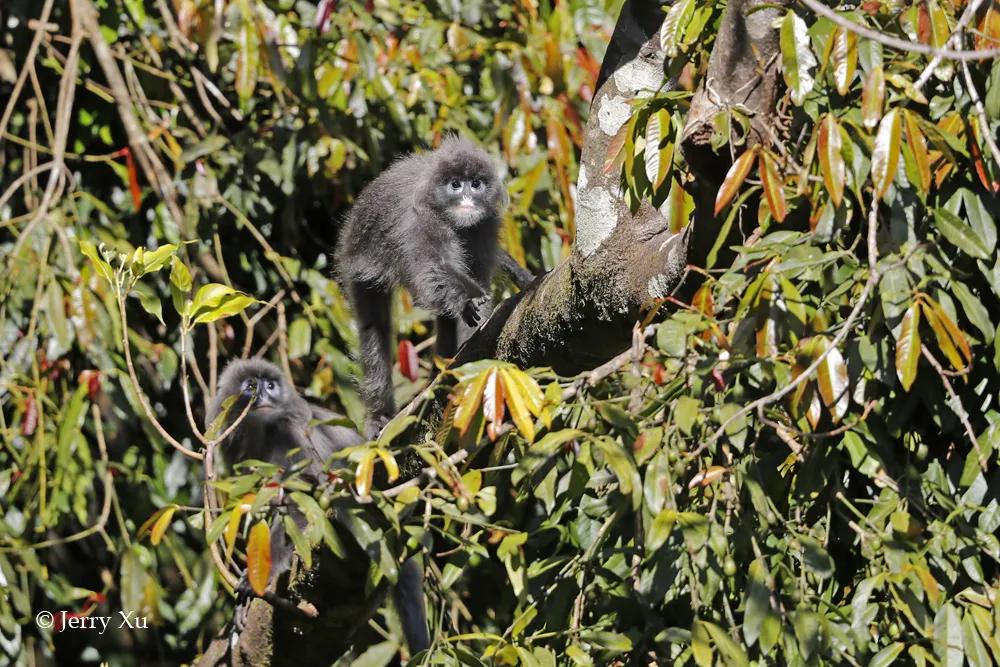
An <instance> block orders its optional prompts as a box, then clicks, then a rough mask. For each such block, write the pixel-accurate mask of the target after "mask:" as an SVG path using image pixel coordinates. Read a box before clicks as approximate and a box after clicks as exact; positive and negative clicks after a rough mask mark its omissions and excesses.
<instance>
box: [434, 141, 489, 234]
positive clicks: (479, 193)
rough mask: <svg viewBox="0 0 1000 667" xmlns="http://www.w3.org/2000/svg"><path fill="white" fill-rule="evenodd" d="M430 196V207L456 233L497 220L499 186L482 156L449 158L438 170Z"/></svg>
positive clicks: (463, 155) (461, 154) (462, 155)
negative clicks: (456, 231) (455, 230)
mask: <svg viewBox="0 0 1000 667" xmlns="http://www.w3.org/2000/svg"><path fill="white" fill-rule="evenodd" d="M430 195H431V199H432V203H433V207H434V208H436V209H437V210H439V211H440V212H442V213H443V214H444V215H445V216H446V218H447V219H448V220H449V221H450V222H451V223H452V224H453V225H454V226H455V227H456V228H458V229H462V228H467V227H473V226H475V225H477V224H479V223H481V222H484V221H486V220H487V219H489V220H498V219H499V217H500V209H501V208H502V204H501V201H502V199H503V192H502V186H501V183H500V179H498V178H497V176H496V173H495V172H494V169H493V166H492V164H490V162H489V161H488V159H487V158H486V157H485V156H480V155H478V154H466V153H459V154H457V155H455V156H452V157H451V159H449V160H447V161H445V162H444V163H443V164H442V165H441V166H440V168H439V169H438V170H437V173H436V174H435V178H434V186H433V189H432V191H431V193H430Z"/></svg>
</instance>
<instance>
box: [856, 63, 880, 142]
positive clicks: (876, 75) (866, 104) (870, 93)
mask: <svg viewBox="0 0 1000 667" xmlns="http://www.w3.org/2000/svg"><path fill="white" fill-rule="evenodd" d="M884 103H885V73H884V72H883V71H882V67H881V66H878V67H873V68H872V71H871V72H869V73H868V77H867V78H866V79H865V86H864V88H863V89H862V91H861V120H862V122H863V123H864V126H865V127H867V128H868V129H869V130H871V129H874V128H875V127H877V126H878V123H879V121H880V120H881V119H882V105H883V104H884Z"/></svg>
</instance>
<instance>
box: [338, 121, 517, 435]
mask: <svg viewBox="0 0 1000 667" xmlns="http://www.w3.org/2000/svg"><path fill="white" fill-rule="evenodd" d="M506 206H507V191H506V189H505V188H504V185H503V182H502V180H501V178H500V175H499V173H498V169H497V165H496V163H495V162H494V161H493V160H492V158H490V156H489V155H488V154H487V153H486V152H485V151H483V150H482V149H481V148H478V147H477V146H475V145H474V144H472V143H471V142H469V141H467V140H465V139H460V138H458V137H448V138H446V139H445V140H444V141H443V142H442V143H441V146H440V147H439V148H438V149H437V150H434V151H431V152H428V153H417V154H414V155H410V156H408V157H405V158H402V159H400V160H397V161H396V162H395V163H393V165H392V166H391V167H389V169H387V170H386V171H384V172H383V173H382V174H381V175H380V176H379V177H378V178H376V179H375V180H374V181H372V182H371V183H369V184H368V186H367V187H365V189H364V190H363V191H362V192H361V194H360V196H359V197H358V199H357V202H356V203H355V204H354V206H353V208H352V209H351V211H350V213H349V214H348V216H347V220H346V222H345V225H344V228H343V230H342V231H341V234H340V240H339V242H338V244H337V251H336V260H337V273H338V275H339V278H340V282H341V284H342V285H343V286H344V288H345V290H346V292H347V295H348V298H349V299H350V301H351V305H352V306H353V307H354V312H355V315H356V317H357V320H358V330H359V334H360V337H361V359H360V360H361V370H362V373H363V375H364V377H363V379H362V381H361V392H362V398H363V399H364V402H365V406H366V407H367V409H368V422H367V424H366V425H365V430H366V434H367V435H368V437H370V438H374V437H375V436H376V435H377V434H378V432H379V431H380V430H381V428H382V426H384V425H385V423H386V422H387V421H388V420H389V419H390V418H391V417H392V416H393V414H394V413H395V411H396V410H395V400H394V397H393V387H392V321H391V316H390V304H391V299H390V297H391V295H392V289H393V288H394V287H396V286H403V287H405V288H406V289H407V290H408V291H409V293H410V294H411V295H412V297H413V300H414V302H415V303H416V304H417V305H418V306H420V307H421V308H425V309H427V310H430V311H431V312H433V313H434V314H435V316H436V322H435V333H436V337H437V341H436V346H435V352H436V353H437V354H438V355H439V356H442V357H451V356H454V354H455V351H456V349H457V348H458V345H459V343H460V342H461V340H460V333H464V332H460V330H459V322H460V321H461V322H462V323H464V324H465V325H466V326H468V327H475V326H476V325H477V324H478V323H479V320H480V318H481V314H480V308H481V305H482V303H483V301H485V300H487V298H488V297H487V295H488V292H489V286H490V279H491V278H492V276H493V272H494V270H495V268H496V266H497V263H498V261H499V262H501V263H502V264H503V266H504V268H505V270H507V271H509V272H511V275H512V277H513V278H514V279H515V281H516V282H518V284H519V286H521V285H522V282H521V281H522V280H524V277H523V276H524V274H527V271H525V270H524V269H521V268H520V267H518V266H517V264H516V262H514V261H513V260H512V259H510V257H509V255H506V253H503V256H501V251H500V248H499V243H498V240H497V233H498V231H499V227H500V221H501V219H502V217H503V210H504V208H505V207H506ZM515 267H516V268H515ZM527 275H528V276H530V274H527Z"/></svg>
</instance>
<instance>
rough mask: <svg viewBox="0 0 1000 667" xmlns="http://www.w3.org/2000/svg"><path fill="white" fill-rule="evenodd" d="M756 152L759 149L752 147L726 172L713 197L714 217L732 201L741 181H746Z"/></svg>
mask: <svg viewBox="0 0 1000 667" xmlns="http://www.w3.org/2000/svg"><path fill="white" fill-rule="evenodd" d="M758 151H759V148H758V147H757V146H754V147H753V148H751V149H750V150H748V151H746V152H745V153H743V155H741V156H739V157H738V158H736V161H735V162H733V164H732V166H731V167H729V171H728V172H726V177H725V179H723V181H722V186H721V187H720V188H719V192H718V193H716V195H715V215H719V211H721V210H722V209H724V208H725V207H726V205H727V204H729V202H730V201H732V199H733V197H735V196H736V193H737V192H738V191H739V189H740V186H741V185H743V181H745V180H746V177H747V174H749V173H750V168H751V167H752V166H753V159H754V157H755V156H756V155H757V153H758Z"/></svg>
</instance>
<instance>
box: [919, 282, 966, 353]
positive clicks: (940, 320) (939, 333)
mask: <svg viewBox="0 0 1000 667" xmlns="http://www.w3.org/2000/svg"><path fill="white" fill-rule="evenodd" d="M920 309H921V311H923V315H924V317H926V318H927V322H928V324H930V326H931V330H932V331H933V332H934V337H935V338H936V339H937V344H938V347H939V348H941V351H942V352H943V353H944V355H945V357H947V359H948V362H949V363H950V364H951V366H952V368H954V369H955V370H956V371H962V370H965V368H966V367H967V366H968V364H970V363H972V349H971V348H970V347H969V341H968V339H967V338H966V337H965V334H964V333H963V332H962V330H961V329H959V328H958V325H957V324H955V322H954V321H952V319H951V317H949V316H948V313H947V312H945V310H944V309H943V308H942V307H941V304H939V303H938V302H937V301H934V300H933V299H931V298H930V297H928V296H926V295H923V296H922V297H921V299H920Z"/></svg>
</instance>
